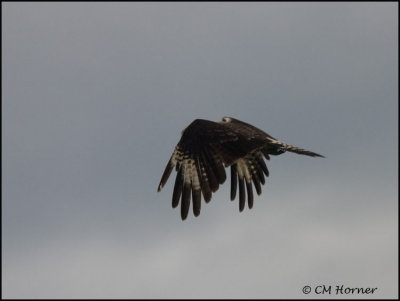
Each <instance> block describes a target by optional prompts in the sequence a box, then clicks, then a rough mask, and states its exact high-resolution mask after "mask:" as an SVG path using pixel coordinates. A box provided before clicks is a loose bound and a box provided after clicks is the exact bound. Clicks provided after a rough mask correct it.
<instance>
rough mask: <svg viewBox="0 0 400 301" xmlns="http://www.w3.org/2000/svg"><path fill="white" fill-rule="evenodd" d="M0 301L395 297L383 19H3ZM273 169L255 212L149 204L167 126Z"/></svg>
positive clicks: (212, 8)
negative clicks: (216, 130)
mask: <svg viewBox="0 0 400 301" xmlns="http://www.w3.org/2000/svg"><path fill="white" fill-rule="evenodd" d="M2 8H3V10H2V37H3V40H2V42H3V43H2V46H3V49H2V75H3V76H2V87H3V95H2V120H3V123H2V142H3V143H2V147H3V149H2V166H3V168H2V180H3V182H2V200H3V201H2V212H3V214H2V230H3V232H2V247H3V248H2V255H3V257H2V276H3V278H2V279H3V283H2V289H3V292H2V295H3V296H2V297H3V298H316V297H320V296H321V295H317V294H316V293H315V292H314V291H312V292H311V293H310V294H309V295H304V294H303V293H302V288H303V287H304V286H305V285H309V286H311V287H312V289H313V290H314V289H315V287H316V286H318V285H326V286H329V285H331V286H332V287H336V285H344V286H345V287H363V288H367V287H371V288H378V289H377V290H376V291H375V293H374V294H373V295H334V291H332V295H326V294H325V295H324V297H336V298H337V297H347V298H352V297H354V298H361V297H362V298H365V297H367V298H368V297H372V298H397V297H398V284H397V283H398V230H397V227H398V215H397V212H398V203H397V199H398V186H397V179H398V169H397V168H398V156H397V155H398V131H397V125H398V115H397V112H398V94H397V92H398V31H397V30H398V29H397V28H398V14H397V12H398V4H397V3H395V2H383V3H374V2H367V3H289V2H286V3H268V2H266V3H262V2H261V3H260V2H256V3H255V2H251V3H245V2H240V3H227V2H221V3H209V2H207V3H201V2H197V3H177V2H171V3H156V2H153V3H140V2H138V3H134V2H132V3H111V2H109V3H107V2H106V3H104V2H102V3H61V2H60V3H39V2H38V3H10V2H6V3H4V2H3V3H2ZM223 116H232V117H235V118H238V119H241V120H243V121H246V122H249V123H251V124H254V125H255V126H257V127H259V128H261V129H263V130H265V131H266V132H268V133H269V134H271V135H272V136H274V137H276V138H278V139H280V140H283V141H285V142H288V143H290V144H294V145H297V146H300V147H303V148H306V149H309V150H311V151H314V152H317V153H320V154H323V155H325V156H326V159H321V158H309V157H304V156H298V155H296V154H290V153H287V154H283V155H281V156H279V157H273V158H271V161H270V162H268V166H269V170H270V177H269V179H268V181H267V183H266V185H265V186H264V187H263V194H262V195H261V196H256V197H255V204H254V207H253V209H252V210H248V209H247V208H246V210H244V212H242V213H239V210H238V202H237V200H236V201H235V202H231V201H229V181H230V180H229V174H228V181H227V182H226V183H225V185H223V186H222V187H221V188H220V190H218V191H217V193H216V194H214V195H213V200H212V202H210V203H209V204H204V203H203V204H202V212H201V214H200V216H199V217H198V218H195V217H194V216H193V214H192V213H190V215H189V217H188V219H187V220H186V221H184V222H182V221H181V220H180V212H179V210H173V209H171V195H172V190H173V182H174V178H175V174H173V175H172V176H171V179H170V180H169V182H168V183H167V185H166V186H165V188H164V189H163V190H162V191H161V193H157V192H156V189H157V185H158V183H159V180H160V177H161V174H162V171H163V170H164V167H165V164H166V163H167V161H168V159H169V157H170V155H171V152H172V150H173V148H174V147H175V145H176V143H177V142H178V140H179V136H180V132H181V130H182V129H183V128H184V127H186V126H187V125H188V124H189V123H190V122H191V121H192V120H193V119H195V118H204V119H209V120H220V119H221V118H222V117H223Z"/></svg>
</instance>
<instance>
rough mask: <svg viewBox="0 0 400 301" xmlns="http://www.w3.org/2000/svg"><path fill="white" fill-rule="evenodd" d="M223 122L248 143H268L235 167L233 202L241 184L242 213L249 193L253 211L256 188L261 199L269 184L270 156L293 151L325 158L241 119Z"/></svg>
mask: <svg viewBox="0 0 400 301" xmlns="http://www.w3.org/2000/svg"><path fill="white" fill-rule="evenodd" d="M222 120H223V122H224V123H225V124H226V126H227V127H228V128H231V129H235V132H240V133H242V134H243V135H245V136H246V137H247V138H248V139H250V140H251V139H256V140H262V141H264V142H265V143H264V144H263V145H262V146H261V147H258V148H254V149H252V150H251V151H249V152H248V153H247V154H246V155H245V156H243V157H242V158H239V159H238V160H236V162H235V163H233V164H232V165H231V200H232V201H233V200H234V199H235V198H236V192H237V190H238V184H239V211H242V210H243V209H244V206H245V202H246V191H247V201H248V207H249V208H250V209H251V208H252V207H253V189H252V184H253V185H254V187H255V188H256V192H257V194H258V195H260V194H261V185H264V184H265V176H267V177H268V176H269V171H268V168H267V165H266V164H265V161H264V158H263V156H264V157H265V158H266V159H267V160H269V159H270V157H269V156H270V155H280V154H282V153H284V152H285V151H290V152H293V153H297V154H301V155H306V156H311V157H323V156H322V155H319V154H317V153H314V152H311V151H308V150H304V149H302V148H299V147H297V146H294V145H290V144H287V143H284V142H281V141H279V140H277V139H275V138H274V137H272V136H271V135H269V134H267V133H266V132H264V131H262V130H260V129H258V128H256V127H255V126H253V125H251V124H248V123H246V122H243V121H240V120H238V119H235V118H232V117H224V118H223V119H222ZM264 175H265V176H264Z"/></svg>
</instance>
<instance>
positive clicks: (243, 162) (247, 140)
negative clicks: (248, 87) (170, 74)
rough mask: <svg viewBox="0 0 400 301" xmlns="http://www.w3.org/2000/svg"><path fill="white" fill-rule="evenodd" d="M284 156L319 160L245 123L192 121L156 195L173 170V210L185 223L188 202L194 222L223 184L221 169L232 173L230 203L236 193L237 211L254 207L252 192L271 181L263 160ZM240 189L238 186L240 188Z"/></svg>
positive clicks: (224, 178)
mask: <svg viewBox="0 0 400 301" xmlns="http://www.w3.org/2000/svg"><path fill="white" fill-rule="evenodd" d="M285 151H289V152H293V153H297V154H301V155H306V156H311V157H323V156H322V155H319V154H317V153H314V152H311V151H308V150H304V149H301V148H299V147H296V146H293V145H290V144H287V143H284V142H281V141H279V140H277V139H275V138H273V137H272V136H270V135H268V134H267V133H265V132H263V131H262V130H260V129H258V128H256V127H254V126H252V125H250V124H248V123H245V122H243V121H240V120H237V119H234V118H230V117H224V118H222V121H221V122H214V121H208V120H204V119H196V120H194V121H193V122H192V123H191V124H190V125H189V126H188V127H187V128H185V129H184V131H183V132H182V136H181V139H180V140H179V142H178V144H177V145H176V147H175V150H174V152H173V153H172V156H171V158H170V160H169V161H168V163H167V166H166V167H165V170H164V173H163V175H162V177H161V181H160V184H159V185H158V191H160V190H161V189H162V188H163V186H164V185H165V183H166V182H167V181H168V178H169V176H170V175H171V172H172V170H173V169H174V168H175V169H176V171H177V175H176V179H175V185H174V190H173V194H172V207H173V208H176V207H177V206H178V205H179V202H180V203H181V218H182V220H185V219H186V218H187V216H188V213H189V207H190V200H192V204H193V205H192V207H193V214H194V215H195V216H198V215H199V214H200V208H201V195H203V198H204V200H205V201H206V202H207V203H208V202H209V201H210V200H211V197H212V193H213V192H216V191H217V190H218V188H219V185H221V184H223V183H224V182H225V180H226V173H225V168H226V167H229V166H230V167H231V200H234V199H235V197H236V191H237V188H239V211H242V210H243V209H244V207H245V203H246V191H247V203H248V207H249V208H250V209H251V208H252V207H253V202H254V197H253V186H252V185H254V187H255V189H256V192H257V194H258V195H260V194H261V185H264V184H265V177H268V176H269V171H268V168H267V165H266V164H265V161H264V158H265V159H267V160H269V159H270V157H269V155H280V154H282V153H284V152H285ZM238 184H239V186H238Z"/></svg>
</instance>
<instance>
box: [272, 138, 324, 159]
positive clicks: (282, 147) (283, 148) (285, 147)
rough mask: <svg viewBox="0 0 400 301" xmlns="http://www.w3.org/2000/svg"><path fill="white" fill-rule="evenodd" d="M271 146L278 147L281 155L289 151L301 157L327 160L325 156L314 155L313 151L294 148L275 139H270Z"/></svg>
mask: <svg viewBox="0 0 400 301" xmlns="http://www.w3.org/2000/svg"><path fill="white" fill-rule="evenodd" d="M269 145H273V146H276V147H277V150H278V152H279V153H282V152H285V151H289V152H292V153H296V154H299V155H305V156H310V157H321V158H325V157H324V156H322V155H320V154H317V153H314V152H311V151H308V150H305V149H302V148H300V147H297V146H294V145H291V144H287V143H285V142H282V141H279V140H275V139H269Z"/></svg>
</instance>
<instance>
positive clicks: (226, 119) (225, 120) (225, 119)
mask: <svg viewBox="0 0 400 301" xmlns="http://www.w3.org/2000/svg"><path fill="white" fill-rule="evenodd" d="M222 121H223V122H230V121H231V119H230V118H229V117H224V118H222Z"/></svg>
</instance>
